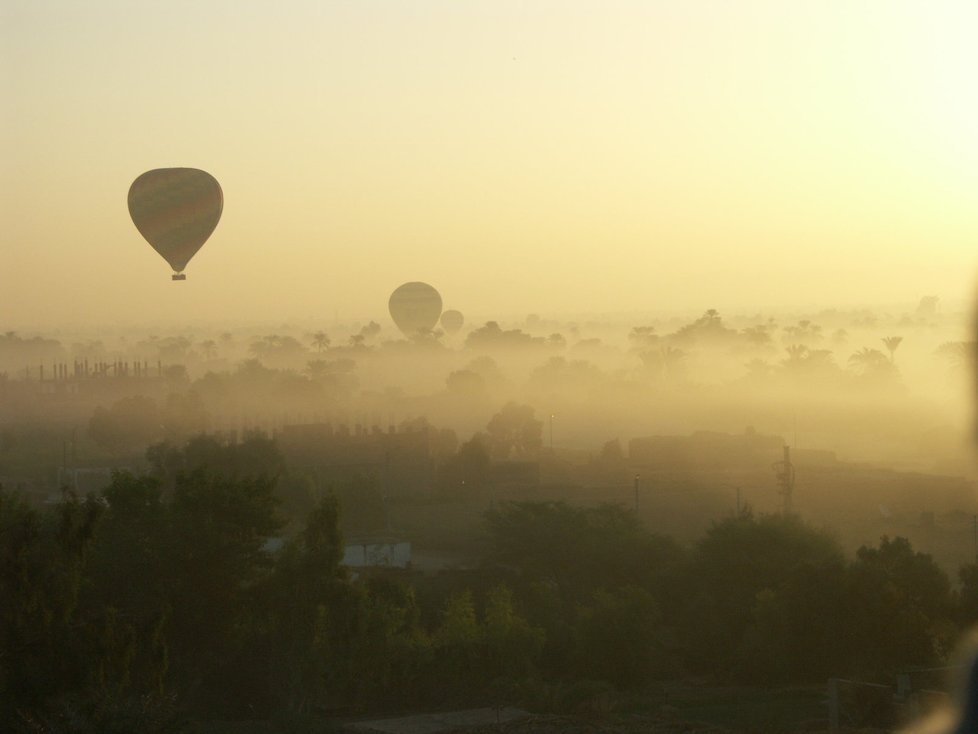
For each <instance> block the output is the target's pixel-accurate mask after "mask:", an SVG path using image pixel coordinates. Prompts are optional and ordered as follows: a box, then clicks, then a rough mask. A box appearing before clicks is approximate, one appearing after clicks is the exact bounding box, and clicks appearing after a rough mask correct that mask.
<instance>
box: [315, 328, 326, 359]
mask: <svg viewBox="0 0 978 734" xmlns="http://www.w3.org/2000/svg"><path fill="white" fill-rule="evenodd" d="M312 345H313V346H314V347H316V351H317V352H319V353H320V354H322V353H323V349H325V348H326V347H328V346H329V337H328V336H327V335H326V332H325V331H322V330H319V331H317V332H316V333H315V334H313V335H312Z"/></svg>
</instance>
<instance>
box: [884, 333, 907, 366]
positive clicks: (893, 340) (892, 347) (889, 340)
mask: <svg viewBox="0 0 978 734" xmlns="http://www.w3.org/2000/svg"><path fill="white" fill-rule="evenodd" d="M902 341H903V337H902V336H887V337H884V338H883V344H884V346H886V351H888V352H889V353H890V362H893V353H894V352H896V350H897V347H899V346H900V343H901V342H902Z"/></svg>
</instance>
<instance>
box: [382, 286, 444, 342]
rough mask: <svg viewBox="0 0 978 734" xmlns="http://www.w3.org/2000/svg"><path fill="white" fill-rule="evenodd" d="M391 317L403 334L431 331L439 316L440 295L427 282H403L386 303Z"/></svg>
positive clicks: (412, 334) (409, 334)
mask: <svg viewBox="0 0 978 734" xmlns="http://www.w3.org/2000/svg"><path fill="white" fill-rule="evenodd" d="M387 307H388V309H389V310H390V313H391V318H392V319H394V323H395V324H397V328H398V329H400V330H401V332H402V333H403V334H404V335H405V336H417V335H418V333H420V332H425V331H431V330H432V329H433V328H435V325H436V324H437V323H438V317H439V316H441V296H440V295H439V294H438V291H436V290H435V289H434V288H432V287H431V286H430V285H428V284H427V283H419V282H412V283H405V284H404V285H402V286H400V287H398V288H397V289H396V290H395V291H394V292H393V293H391V297H390V301H389V302H388V303H387Z"/></svg>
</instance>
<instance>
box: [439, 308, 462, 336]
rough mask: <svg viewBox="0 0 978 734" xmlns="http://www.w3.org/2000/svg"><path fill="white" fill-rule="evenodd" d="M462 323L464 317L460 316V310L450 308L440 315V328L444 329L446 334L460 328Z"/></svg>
mask: <svg viewBox="0 0 978 734" xmlns="http://www.w3.org/2000/svg"><path fill="white" fill-rule="evenodd" d="M464 323H465V317H464V316H462V312H461V311H456V310H455V309H450V310H448V311H446V312H445V313H443V314H442V315H441V328H443V329H444V330H445V333H446V334H454V333H455V332H456V331H458V330H459V329H461V328H462V324H464Z"/></svg>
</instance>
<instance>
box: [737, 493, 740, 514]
mask: <svg viewBox="0 0 978 734" xmlns="http://www.w3.org/2000/svg"><path fill="white" fill-rule="evenodd" d="M737 517H740V487H737Z"/></svg>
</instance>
